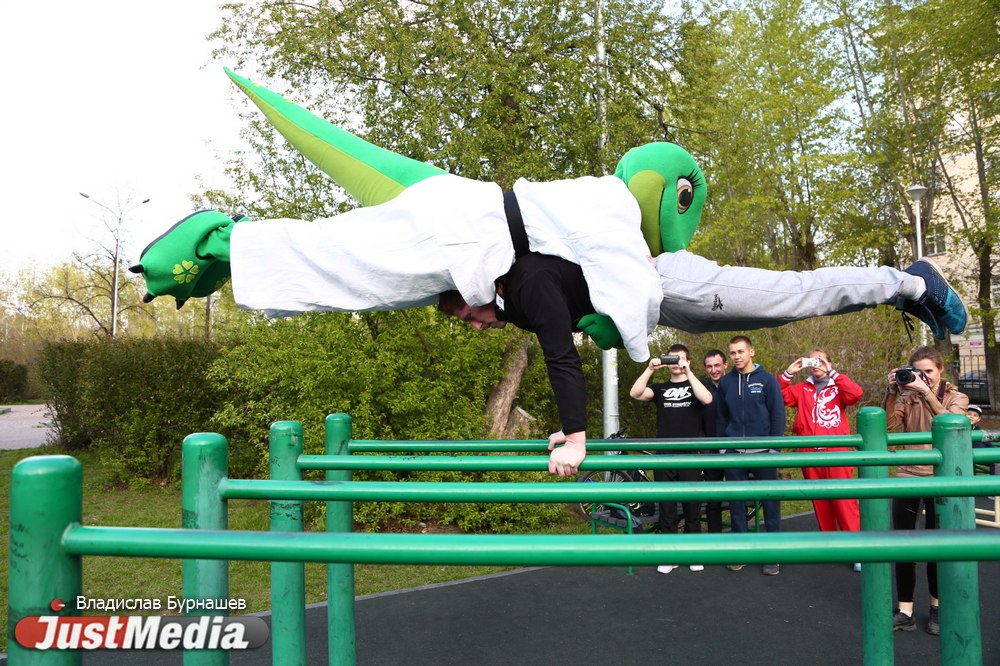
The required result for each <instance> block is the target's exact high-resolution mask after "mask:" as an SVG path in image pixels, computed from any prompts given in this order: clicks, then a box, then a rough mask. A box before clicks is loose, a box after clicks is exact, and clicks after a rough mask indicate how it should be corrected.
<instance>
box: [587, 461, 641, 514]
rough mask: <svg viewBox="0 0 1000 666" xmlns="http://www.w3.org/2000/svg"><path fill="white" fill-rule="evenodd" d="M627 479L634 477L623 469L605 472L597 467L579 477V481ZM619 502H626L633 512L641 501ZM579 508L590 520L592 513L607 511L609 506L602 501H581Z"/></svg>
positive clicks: (599, 481) (614, 481)
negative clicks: (626, 473)
mask: <svg viewBox="0 0 1000 666" xmlns="http://www.w3.org/2000/svg"><path fill="white" fill-rule="evenodd" d="M626 481H632V479H631V478H629V477H628V476H626V475H625V473H624V472H622V471H619V470H611V471H608V472H605V471H601V470H597V469H595V470H591V471H589V472H587V473H586V474H584V475H583V476H581V477H580V478H579V479H577V483H623V482H626ZM617 504H624V505H625V506H627V507H628V508H629V509H630V510H631V511H633V513H634V512H635V511H636V510H637V509H638V508H639V502H617ZM579 508H580V514H581V515H582V516H583V517H584V518H586V519H587V520H590V517H591V515H592V514H595V513H601V512H602V511H607V508H606V507H605V506H604V505H603V504H601V503H600V502H580V504H579ZM619 513H620V512H619Z"/></svg>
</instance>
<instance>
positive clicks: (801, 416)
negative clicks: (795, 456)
mask: <svg viewBox="0 0 1000 666" xmlns="http://www.w3.org/2000/svg"><path fill="white" fill-rule="evenodd" d="M778 383H779V384H780V385H781V395H782V397H783V398H784V399H785V404H786V405H788V406H789V407H795V408H796V414H795V423H793V424H792V432H793V433H795V434H796V435H849V434H850V433H851V428H850V425H849V424H848V423H847V415H846V414H845V413H844V408H845V407H847V406H849V405H853V404H854V403H856V402H857V401H858V400H859V399H861V394H862V393H864V391H863V390H862V388H861V387H860V386H858V385H857V384H855V383H854V382H853V381H852V380H851V378H850V377H848V376H847V375H842V374H840V373H839V372H837V371H836V370H831V371H830V382H829V383H828V384H827V385H826V386H825V387H823V389H822V390H821V391H820V392H819V393H818V394H817V392H816V384H815V382H814V381H813V378H812V377H809V378H808V379H806V380H805V381H802V382H799V383H798V384H792V376H791V375H789V374H788V372H783V373H781V375H780V376H779V377H778ZM800 450H802V451H850V450H851V449H850V448H845V447H835V448H829V449H821V448H816V449H812V448H810V449H800ZM802 476H803V477H805V478H807V479H849V478H851V477H852V476H854V468H853V467H804V468H802ZM813 509H814V510H815V512H816V520H817V522H819V528H820V530H822V531H824V532H833V531H836V530H837V529H840V530H842V531H844V532H857V531H858V530H860V529H861V514H860V512H859V511H858V501H857V500H856V499H842V500H813Z"/></svg>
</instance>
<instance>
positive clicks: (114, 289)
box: [80, 192, 149, 340]
mask: <svg viewBox="0 0 1000 666" xmlns="http://www.w3.org/2000/svg"><path fill="white" fill-rule="evenodd" d="M80 196H81V197H83V198H84V199H89V200H90V201H92V202H93V203H95V204H97V205H98V206H100V207H101V208H103V209H104V210H106V211H108V212H109V213H111V215H113V216H114V217H115V218H116V219H117V220H118V223H117V225H116V226H115V230H114V234H113V235H114V237H115V251H114V253H113V255H112V262H113V263H114V266H113V268H112V277H111V339H112V340H114V339H115V338H117V337H118V263H119V262H118V254H119V253H120V252H121V229H122V225H123V221H124V219H125V215H126V214H128V213H131V212H132V211H133V210H135V209H136V208H138V207H139V206H141V205H143V204H145V203H149V199H143V200H142V201H140V202H139V203H137V204H136V205H134V206H132V207H131V208H128V209H123V208H121V207H120V206H119V208H118V211H117V212H116V211H114V210H112V209H111V208H110V207H109V206H107V205H105V204H103V203H101V202H100V201H98V200H97V199H94V198H93V197H91V196H90V195H89V194H87V193H86V192H80Z"/></svg>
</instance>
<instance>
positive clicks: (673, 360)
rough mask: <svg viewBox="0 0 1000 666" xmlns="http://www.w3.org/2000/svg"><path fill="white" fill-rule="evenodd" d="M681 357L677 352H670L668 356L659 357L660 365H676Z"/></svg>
mask: <svg viewBox="0 0 1000 666" xmlns="http://www.w3.org/2000/svg"><path fill="white" fill-rule="evenodd" d="M680 361H681V357H680V356H678V355H677V354H670V355H669V356H661V357H660V365H676V364H677V363H680Z"/></svg>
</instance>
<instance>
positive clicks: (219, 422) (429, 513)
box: [209, 308, 556, 531]
mask: <svg viewBox="0 0 1000 666" xmlns="http://www.w3.org/2000/svg"><path fill="white" fill-rule="evenodd" d="M505 346H506V339H505V334H504V333H503V332H499V331H498V332H489V333H486V332H477V331H475V330H473V329H472V328H471V327H469V326H467V325H465V324H463V323H461V322H458V321H457V320H453V319H449V318H445V317H442V316H441V315H439V314H437V313H436V312H435V311H434V310H433V309H432V308H424V309H416V310H407V311H402V312H388V313H373V314H363V315H350V314H308V315H301V316H297V317H293V318H289V319H279V320H272V321H263V320H259V321H253V322H250V323H249V324H248V325H247V326H245V327H244V328H242V329H240V330H238V331H236V332H234V334H233V335H232V337H231V339H230V340H229V341H228V344H227V346H226V348H225V350H224V351H223V353H222V355H221V357H220V358H219V359H218V360H217V361H216V362H215V363H214V364H213V366H212V368H211V370H210V373H209V376H210V381H211V382H212V384H213V385H214V386H216V387H217V388H218V389H219V391H220V393H221V394H222V395H224V396H225V402H224V404H223V406H222V407H221V409H219V411H218V412H217V413H216V414H215V416H214V417H213V419H212V420H211V428H212V429H214V430H218V431H219V432H222V433H223V434H225V435H226V436H227V437H228V439H229V444H230V468H231V473H232V474H233V475H234V476H263V475H265V474H266V460H267V453H266V452H267V436H268V428H269V427H270V424H271V423H272V422H274V421H277V420H293V421H299V422H300V423H302V426H303V431H304V435H305V449H306V452H307V453H322V452H323V446H324V444H323V442H324V419H325V417H326V416H327V415H328V414H331V413H337V412H342V413H346V414H349V415H351V417H352V421H353V427H354V430H353V436H354V438H355V439H382V440H410V439H444V440H448V439H456V440H457V439H482V438H484V437H485V436H486V430H487V425H486V416H485V410H484V405H485V404H486V401H487V398H488V397H489V394H490V392H491V391H492V389H493V387H494V386H495V385H496V382H497V380H498V379H499V377H500V372H501V360H502V354H503V351H504V348H505ZM544 381H545V384H546V386H547V380H544ZM528 385H532V382H528ZM543 404H544V402H543ZM536 476H537V477H538V478H546V476H547V475H536ZM515 477H516V478H518V479H523V478H524V476H523V475H514V476H511V475H506V476H505V475H495V474H481V475H475V476H474V477H473V476H467V475H462V474H459V473H454V472H451V473H446V472H413V473H409V474H399V475H397V474H390V473H386V472H373V473H357V474H355V478H357V479H362V480H404V481H405V480H411V481H467V480H472V479H473V478H475V479H482V480H500V479H506V480H510V479H512V478H515ZM554 511H556V509H554V508H553V507H547V506H540V505H539V506H534V505H532V506H524V507H521V506H518V507H506V508H504V509H500V510H498V509H494V508H492V507H487V506H478V505H476V506H468V505H460V504H455V505H446V506H432V505H425V504H405V503H390V502H384V503H358V504H357V505H356V506H355V522H357V523H358V524H359V525H363V526H366V527H369V528H373V529H374V528H377V527H384V526H385V525H388V524H394V523H404V524H405V523H412V522H415V521H420V520H424V521H428V520H433V521H437V522H445V523H454V524H457V525H458V526H459V527H462V528H463V529H489V530H493V531H504V530H510V529H524V528H526V527H527V526H537V525H542V524H545V523H546V522H547V521H551V520H554V519H555V518H554V516H555V514H554V513H553V512H554Z"/></svg>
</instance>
